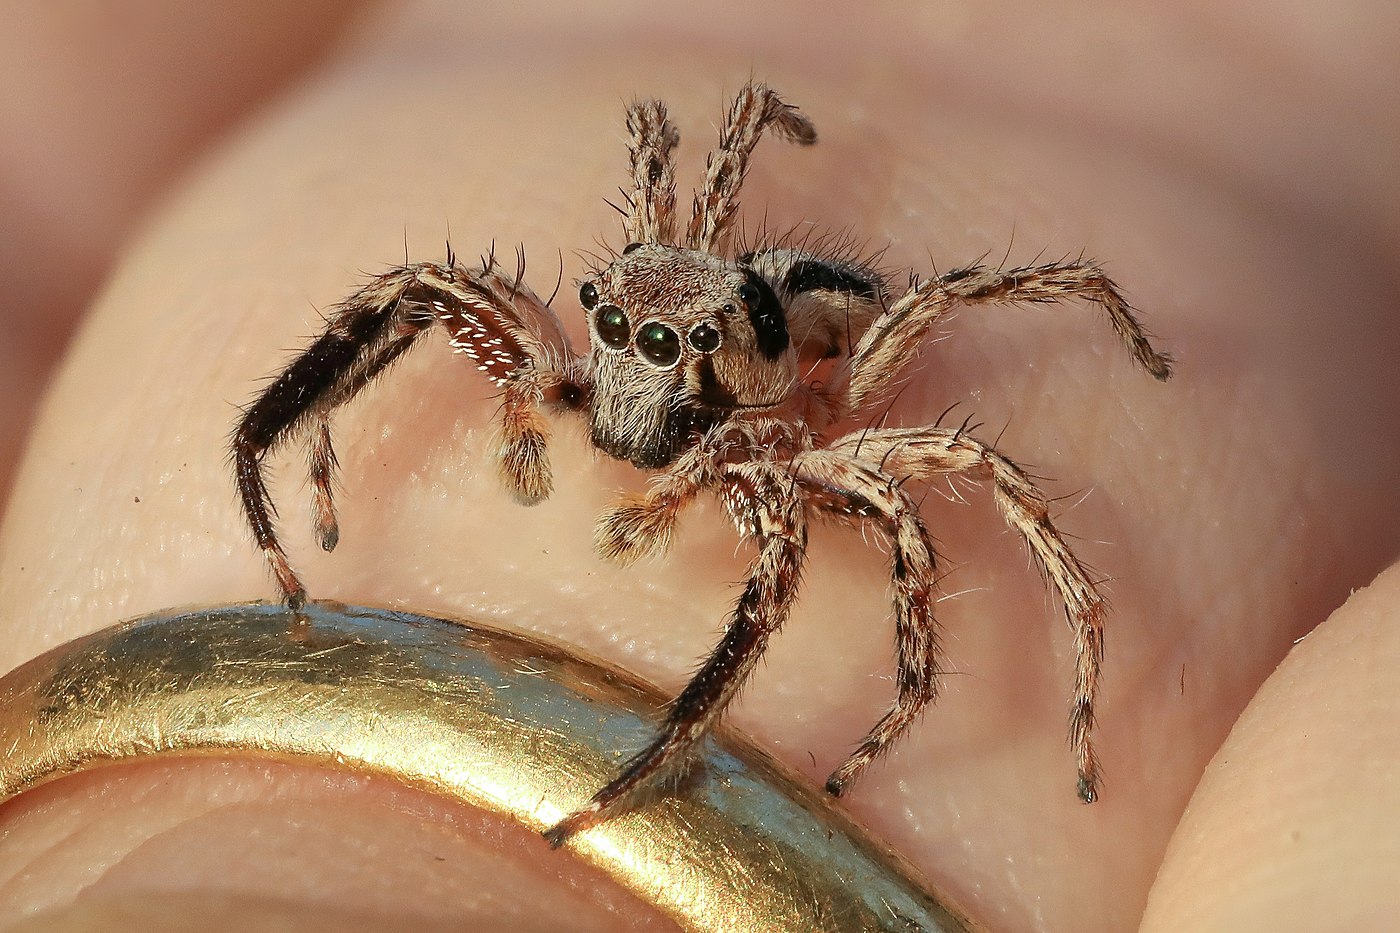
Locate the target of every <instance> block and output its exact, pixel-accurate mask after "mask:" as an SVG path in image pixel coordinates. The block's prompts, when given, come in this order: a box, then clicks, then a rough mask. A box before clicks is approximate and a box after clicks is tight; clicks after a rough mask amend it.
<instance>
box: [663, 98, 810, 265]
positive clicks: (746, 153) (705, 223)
mask: <svg viewBox="0 0 1400 933" xmlns="http://www.w3.org/2000/svg"><path fill="white" fill-rule="evenodd" d="M769 128H772V130H773V131H774V132H775V133H777V134H778V135H779V136H781V137H783V138H784V139H787V140H789V141H790V142H795V143H797V144H798V145H801V146H810V145H812V144H813V143H814V142H816V141H817V130H816V128H815V127H814V126H812V123H811V121H810V120H808V119H807V117H806V116H804V115H803V113H802V111H800V110H798V109H797V108H796V107H794V106H792V105H791V104H787V103H784V102H783V99H782V98H781V97H779V96H778V95H777V93H775V92H774V91H772V90H771V89H769V88H768V87H767V86H765V85H762V84H754V83H752V82H751V83H749V84H746V85H744V87H743V88H741V89H740V91H739V93H738V94H737V95H735V97H734V103H733V104H732V105H731V106H730V108H729V113H728V115H727V116H726V117H725V121H724V127H723V129H721V130H720V134H719V148H718V149H716V150H715V151H713V152H711V153H710V154H709V156H707V157H706V159H705V185H704V187H703V188H702V189H701V190H700V191H697V192H696V193H695V200H694V209H693V211H692V214H691V218H690V226H689V228H688V229H687V231H686V241H687V242H688V244H689V245H690V248H691V249H698V250H703V251H704V252H707V253H718V252H719V251H720V250H721V248H722V247H723V246H724V241H725V239H726V236H727V234H728V233H729V231H730V229H731V228H732V227H733V224H734V214H735V212H736V211H738V209H739V200H738V197H739V189H740V188H741V187H742V186H743V184H744V176H745V175H746V174H747V173H748V170H749V157H750V156H751V155H752V154H753V150H754V146H756V145H758V141H759V139H760V138H761V137H762V136H763V132H764V130H766V129H769Z"/></svg>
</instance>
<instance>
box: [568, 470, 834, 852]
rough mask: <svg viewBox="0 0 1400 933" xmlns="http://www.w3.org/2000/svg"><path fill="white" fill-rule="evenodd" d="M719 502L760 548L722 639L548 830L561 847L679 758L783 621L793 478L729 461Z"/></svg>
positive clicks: (803, 544)
mask: <svg viewBox="0 0 1400 933" xmlns="http://www.w3.org/2000/svg"><path fill="white" fill-rule="evenodd" d="M723 489H724V501H725V505H726V507H727V508H728V510H729V512H730V515H731V517H732V518H733V520H734V523H735V526H736V527H737V528H738V529H739V532H740V534H741V535H742V536H743V537H745V538H748V539H751V540H753V541H754V542H756V543H757V545H758V556H757V557H755V558H754V562H753V565H752V566H751V568H750V571H749V580H748V583H747V585H746V586H745V587H744V592H743V595H741V596H740V597H739V602H738V604H737V605H736V606H735V608H734V614H733V616H732V617H731V619H730V621H729V625H728V627H727V628H726V630H725V633H724V637H723V638H722V639H721V640H720V642H719V644H718V645H717V646H716V647H715V649H714V651H713V652H711V654H710V656H709V658H708V659H707V660H706V661H705V663H704V665H702V666H701V668H700V670H699V672H697V673H696V674H695V676H694V677H693V678H691V681H690V683H689V684H687V685H686V687H685V689H684V690H682V691H681V693H680V695H679V696H678V697H677V698H676V700H675V702H674V703H673V704H672V705H671V708H670V713H669V714H668V715H667V717H666V722H665V723H664V724H663V725H662V727H661V730H660V732H659V733H658V734H657V736H656V738H655V739H653V740H652V742H651V744H649V745H648V746H647V747H646V748H645V749H643V750H642V751H641V752H640V753H638V754H637V755H636V756H634V757H633V758H632V759H631V760H629V761H628V762H627V763H626V764H625V765H623V767H622V771H621V773H619V774H618V776H617V777H616V778H614V779H613V780H612V781H610V782H608V784H607V785H606V786H605V787H604V788H603V789H602V790H600V791H598V793H596V794H594V795H593V799H592V800H591V801H590V802H589V803H588V805H587V806H585V807H584V808H583V809H581V810H578V811H577V812H575V813H572V814H570V815H569V816H567V817H565V818H564V819H563V820H561V821H560V822H558V823H557V824H555V825H554V826H552V827H550V828H549V829H548V830H546V831H545V833H544V837H545V838H546V839H547V840H548V841H549V844H550V845H551V846H552V847H554V848H558V847H559V846H561V845H563V843H564V842H565V840H567V839H568V838H569V837H570V836H572V835H573V834H575V833H578V832H582V831H583V830H586V829H588V828H590V827H592V826H596V825H598V824H599V823H601V822H603V821H604V820H606V819H608V818H609V817H611V816H612V815H613V814H614V813H615V812H616V811H618V810H620V809H622V808H624V807H626V806H627V804H628V802H629V800H630V799H631V798H632V797H633V795H634V794H635V793H636V792H637V791H638V790H639V789H641V788H642V787H644V786H645V785H646V784H647V783H648V782H649V781H651V780H652V779H654V778H656V777H658V776H660V775H661V774H663V773H665V772H666V771H667V770H668V769H669V768H671V767H672V766H674V765H677V764H679V763H680V762H682V761H684V759H685V758H686V756H687V755H688V754H689V753H690V751H691V749H692V748H693V747H694V746H695V744H696V743H697V742H698V741H699V740H700V739H701V738H703V737H704V736H705V734H706V732H707V731H708V730H709V729H710V727H711V726H712V725H713V724H714V722H715V720H717V719H718V718H719V716H720V714H721V713H723V712H724V709H725V707H726V706H728V705H729V702H730V701H731V700H733V699H734V696H735V695H736V694H737V693H738V692H739V689H740V687H742V686H743V684H744V682H745V681H746V680H747V679H748V677H749V675H750V674H751V673H752V672H753V670H754V667H755V666H756V665H757V664H758V660H759V658H761V657H762V656H763V652H764V649H765V648H767V646H768V639H769V637H770V636H771V635H772V634H773V633H774V632H776V631H777V630H778V629H779V628H780V627H781V626H782V624H783V621H784V620H785V619H786V618H787V615H788V611H789V610H790V609H791V607H792V602H793V599H794V597H795V596H796V595H797V588H798V583H799V581H800V579H801V576H802V562H803V558H804V556H805V554H806V550H807V521H806V512H805V509H804V507H803V504H802V499H801V497H800V496H799V495H798V493H797V492H796V490H795V489H794V488H793V483H792V478H791V476H790V475H789V474H788V473H787V472H786V471H785V470H784V468H783V467H782V466H781V465H779V464H775V463H772V462H771V461H750V462H748V463H740V464H734V465H731V466H728V467H726V468H725V470H724V477H723Z"/></svg>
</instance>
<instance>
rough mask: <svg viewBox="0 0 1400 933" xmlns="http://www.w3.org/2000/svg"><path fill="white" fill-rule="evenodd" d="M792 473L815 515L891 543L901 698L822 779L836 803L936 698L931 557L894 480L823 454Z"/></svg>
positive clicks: (805, 458)
mask: <svg viewBox="0 0 1400 933" xmlns="http://www.w3.org/2000/svg"><path fill="white" fill-rule="evenodd" d="M793 473H794V475H796V476H797V478H798V481H799V482H800V483H801V484H802V486H803V488H804V490H806V491H807V493H808V495H809V496H810V499H809V501H810V502H811V504H812V505H813V506H814V507H816V508H818V509H821V510H822V511H825V512H829V513H832V514H834V515H836V516H838V517H842V518H852V519H865V520H871V521H874V522H875V524H876V525H877V526H878V527H880V528H881V529H882V530H883V531H884V533H885V534H886V535H887V536H888V538H889V541H890V562H891V582H892V584H893V588H894V610H895V613H894V618H895V650H896V681H897V684H898V693H897V694H896V697H895V701H894V704H893V705H892V706H891V707H890V709H889V711H888V712H886V713H885V715H884V716H882V717H881V718H880V720H879V722H877V723H876V724H875V725H874V726H873V727H872V728H871V729H870V731H869V733H868V734H867V735H866V736H865V738H864V739H863V740H862V741H861V743H860V745H859V746H857V748H856V750H855V751H854V752H852V753H851V755H850V756H849V757H848V758H847V759H846V761H845V762H843V763H842V764H841V766H840V767H839V768H837V769H836V770H835V771H834V772H832V774H831V776H830V777H829V778H827V781H826V789H827V792H828V793H830V794H832V795H834V796H838V797H839V796H840V795H841V794H842V792H843V791H844V790H845V789H846V788H847V787H848V786H849V785H850V784H851V783H852V782H854V781H855V780H856V778H857V777H859V776H860V774H861V772H862V771H864V770H865V768H866V767H867V766H868V765H869V764H870V763H871V762H873V761H874V760H875V759H876V758H878V757H879V756H880V755H882V754H884V752H885V751H886V750H887V749H889V748H890V746H891V745H893V744H894V743H895V742H896V741H897V740H898V739H899V737H900V736H901V735H903V734H904V732H905V730H906V729H908V728H909V727H910V726H911V725H913V724H914V722H915V721H916V720H917V719H918V717H919V714H920V713H921V712H922V711H923V709H924V707H925V706H927V705H928V704H929V703H931V702H933V701H934V700H935V699H937V697H938V675H939V672H940V671H941V669H942V667H943V664H942V651H941V648H940V645H939V637H938V623H937V621H936V620H935V619H934V617H933V600H934V591H935V588H936V586H937V583H938V580H937V576H936V564H935V561H936V556H935V554H934V550H933V543H932V542H931V541H930V540H929V534H928V529H927V528H925V527H924V523H923V519H921V518H920V517H919V507H918V505H917V504H916V503H915V502H914V501H913V500H912V499H910V498H909V495H908V494H907V493H906V492H904V490H903V489H901V488H900V485H899V483H898V481H897V480H895V478H894V477H893V476H889V475H887V474H883V473H881V472H879V471H878V469H875V468H872V467H870V466H867V465H866V464H865V463H864V462H863V461H858V460H856V459H854V458H852V457H850V456H849V455H848V454H845V453H833V452H830V451H827V450H816V451H812V452H811V453H807V454H803V455H801V456H800V457H798V458H797V459H796V460H795V461H794V463H793Z"/></svg>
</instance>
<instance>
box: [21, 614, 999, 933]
mask: <svg viewBox="0 0 1400 933" xmlns="http://www.w3.org/2000/svg"><path fill="white" fill-rule="evenodd" d="M665 699H666V698H665V697H664V696H663V695H662V694H660V693H659V692H658V691H657V690H656V689H655V688H654V687H651V686H649V685H647V684H645V683H643V682H641V681H639V680H637V679H636V678H634V677H632V676H630V675H628V674H625V673H623V672H621V671H618V670H616V669H613V668H610V667H606V666H604V665H602V664H601V663H599V662H596V661H592V660H585V659H582V658H580V657H578V656H577V655H575V654H573V653H571V652H569V651H567V650H565V649H563V648H560V647H557V646H553V645H548V644H545V643H543V642H540V641H537V640H535V639H532V638H529V637H527V636H523V635H519V634H511V633H505V632H501V631H497V630H494V629H490V628H486V627H483V626H479V625H475V624H472V625H467V624H462V623H459V622H452V621H448V620H445V619H437V618H430V617H426V616H421V615H413V614H410V613H404V612H392V611H388V610H381V609H362V608H353V607H346V606H341V605H339V604H335V603H314V604H311V605H308V606H307V607H306V609H305V610H304V612H303V613H302V615H301V617H300V618H298V617H294V616H292V615H290V614H289V613H287V612H286V611H285V610H284V609H282V608H281V607H278V606H268V605H237V606H226V607H220V608H213V609H199V610H193V611H188V612H170V613H162V614H157V615H151V616H146V617H144V618H140V619H136V620H134V621H131V622H126V623H123V624H121V625H117V626H114V627H112V628H109V629H105V630H103V631H100V632H97V633H95V634H92V635H89V636H87V637H84V638H80V639H77V640H76V641H73V642H69V643H68V644H66V645H62V646H60V647H58V648H56V649H54V650H52V651H50V652H48V653H47V654H45V655H43V656H41V657H39V658H36V659H34V660H33V661H30V662H29V663H28V664H25V665H23V666H22V667H20V668H18V669H17V670H15V671H13V672H11V673H10V674H8V675H6V676H5V677H4V678H3V679H0V749H5V750H6V754H4V755H3V757H0V801H4V800H8V799H9V798H10V797H12V796H14V795H16V794H19V793H22V792H24V791H25V790H28V789H29V788H32V787H34V786H36V785H38V784H41V783H43V782H46V781H51V780H54V779H56V778H60V777H63V776H64V775H69V774H73V773H74V772H77V771H82V770H86V769H90V768H93V767H97V766H101V765H103V764H108V763H112V762H118V761H123V760H127V759H131V758H137V757H145V756H150V755H160V754H168V753H172V752H188V751H196V750H198V751H204V752H208V751H226V752H232V753H237V754H256V755H264V756H275V757H278V758H293V759H297V760H300V761H308V760H309V761H311V762H313V763H323V764H329V765H331V766H333V767H336V768H342V769H352V770H354V771H357V772H360V773H369V774H377V775H383V776H387V777H390V778H393V779H396V780H400V781H404V782H406V783H408V784H411V785H414V786H416V787H420V788H424V789H427V790H429V791H432V792H435V793H439V794H443V795H446V796H447V797H450V798H453V799H455V800H458V801H460V802H463V803H466V804H469V805H471V806H475V807H482V808H485V809H487V810H490V811H492V812H495V813H499V814H503V815H505V816H507V817H509V818H511V819H514V820H517V821H518V822H520V823H522V824H524V825H526V826H529V827H532V828H534V829H536V830H543V829H544V828H546V827H548V826H550V825H552V824H553V823H555V822H556V821H557V820H558V819H559V818H560V817H562V816H564V815H565V814H567V813H569V812H571V811H572V810H574V809H575V808H577V807H579V806H581V805H582V804H583V803H585V802H586V801H587V800H588V798H589V796H590V795H591V794H592V792H593V791H594V790H596V789H597V788H598V787H600V786H602V784H603V783H604V782H605V781H606V780H607V779H608V778H610V777H611V776H612V775H613V772H614V770H615V769H616V768H617V766H618V764H619V763H620V761H621V756H622V753H623V752H624V751H626V750H629V749H635V748H638V747H640V746H641V745H642V744H643V743H644V742H645V741H646V739H648V738H649V737H650V735H651V730H652V729H653V728H654V723H656V722H657V720H658V719H659V715H658V711H659V710H661V709H662V707H663V705H664V703H665ZM540 845H541V846H544V845H545V842H544V841H543V840H541V841H540ZM568 847H569V848H570V849H571V850H572V851H573V852H574V853H576V854H577V855H578V856H580V857H582V858H584V859H586V860H588V861H589V862H591V863H593V864H595V865H597V866H599V867H601V868H602V869H603V870H604V871H606V872H608V873H609V874H610V875H612V877H613V878H614V879H616V880H617V881H618V882H619V883H620V884H622V885H623V886H624V887H626V888H628V889H630V890H631V891H633V892H634V893H635V894H637V895H638V896H640V897H642V898H643V899H644V900H646V901H647V902H649V903H652V904H655V905H656V906H657V907H658V908H660V909H661V910H662V911H664V912H666V913H668V914H670V915H671V916H672V917H674V918H675V919H676V920H677V921H678V922H679V923H680V925H681V926H682V927H684V928H685V929H689V930H726V931H760V930H762V931H787V930H791V931H795V933H796V931H801V933H814V931H826V930H829V931H846V930H900V931H909V930H928V931H944V930H948V931H951V930H966V929H971V928H973V927H972V926H971V924H970V922H969V921H968V920H967V919H966V917H965V915H964V914H963V913H962V912H961V911H960V910H957V909H956V908H954V907H953V906H951V904H950V902H949V901H948V900H947V899H946V898H942V897H939V896H936V895H934V894H933V893H931V891H930V889H929V887H928V886H927V884H926V883H924V882H922V881H921V880H920V879H919V878H918V877H917V875H916V874H915V873H914V871H913V870H912V869H911V868H910V866H908V865H907V864H905V863H904V862H903V861H902V860H901V859H899V858H898V857H897V856H895V855H894V854H892V853H891V852H889V851H888V850H886V849H885V848H883V847H881V846H880V845H879V844H877V843H875V842H873V841H871V840H870V839H869V837H868V836H867V835H866V834H865V833H864V832H863V831H861V830H860V829H859V828H858V827H857V826H856V825H855V824H853V823H852V822H851V821H850V820H848V819H847V818H846V817H845V816H843V815H842V814H841V813H840V812H839V811H838V810H837V809H835V808H834V807H833V806H832V805H831V804H830V803H829V802H828V801H827V799H826V798H825V797H824V796H822V795H820V794H818V793H817V792H816V791H815V790H813V789H811V788H809V787H807V786H805V785H804V784H803V783H801V782H800V781H797V780H794V778H792V777H791V776H789V774H788V773H787V772H786V771H785V770H784V769H783V768H782V767H780V766H779V765H778V764H777V763H776V762H775V761H773V760H772V759H771V758H770V757H769V756H768V755H766V754H765V753H763V752H762V751H760V750H759V749H758V748H756V747H755V746H753V745H752V744H750V743H749V742H747V741H746V740H744V739H742V738H741V737H739V736H737V735H735V734H733V733H731V732H724V731H723V730H721V734H720V735H718V736H716V737H712V738H710V739H709V740H707V741H706V742H705V743H704V746H703V749H702V751H701V752H700V754H699V755H698V761H697V762H696V766H695V767H694V768H693V769H692V770H691V772H690V773H689V774H688V775H687V778H686V780H685V781H684V785H683V787H681V788H680V789H679V790H678V791H677V792H676V793H671V794H665V795H659V796H658V797H657V799H655V800H654V801H651V802H648V803H647V804H646V805H644V806H642V807H640V808H639V809H637V810H636V811H634V812H631V813H627V814H624V815H622V816H619V817H617V818H616V819H613V820H610V821H608V822H606V823H604V824H603V825H601V826H598V827H596V828H594V829H591V830H589V831H587V832H585V833H581V834H580V835H579V836H577V837H575V838H574V839H571V840H570V841H569V843H568Z"/></svg>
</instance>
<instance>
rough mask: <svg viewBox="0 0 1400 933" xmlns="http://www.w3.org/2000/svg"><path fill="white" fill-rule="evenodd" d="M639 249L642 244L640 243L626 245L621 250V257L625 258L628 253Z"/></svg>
mask: <svg viewBox="0 0 1400 933" xmlns="http://www.w3.org/2000/svg"><path fill="white" fill-rule="evenodd" d="M641 248H642V244H640V243H628V244H627V245H626V246H624V247H623V248H622V255H624V256H626V255H627V254H628V253H630V252H633V251H634V250H639V249H641Z"/></svg>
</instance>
